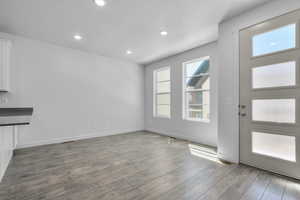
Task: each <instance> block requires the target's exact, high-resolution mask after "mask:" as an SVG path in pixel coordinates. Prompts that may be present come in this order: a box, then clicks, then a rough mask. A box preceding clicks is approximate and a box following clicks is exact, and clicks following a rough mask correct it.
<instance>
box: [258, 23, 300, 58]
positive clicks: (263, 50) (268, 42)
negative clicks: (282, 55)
mask: <svg viewBox="0 0 300 200" xmlns="http://www.w3.org/2000/svg"><path fill="white" fill-rule="evenodd" d="M295 47H296V24H290V25H287V26H283V27H280V28H278V29H275V30H272V31H269V32H266V33H262V34H258V35H255V36H254V37H253V38H252V48H253V49H252V55H253V56H261V55H265V54H269V53H275V52H278V51H283V50H287V49H292V48H295Z"/></svg>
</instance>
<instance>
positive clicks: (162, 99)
mask: <svg viewBox="0 0 300 200" xmlns="http://www.w3.org/2000/svg"><path fill="white" fill-rule="evenodd" d="M157 104H170V94H159V95H157Z"/></svg>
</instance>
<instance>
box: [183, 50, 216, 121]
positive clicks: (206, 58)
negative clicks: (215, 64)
mask: <svg viewBox="0 0 300 200" xmlns="http://www.w3.org/2000/svg"><path fill="white" fill-rule="evenodd" d="M203 60H209V62H210V61H211V57H210V56H203V57H200V58H196V59H193V60H189V61H186V62H183V63H182V118H183V120H187V121H194V122H203V123H210V120H211V119H210V116H209V119H203V118H192V117H189V116H188V111H189V110H191V109H188V102H187V100H186V99H187V95H186V94H187V93H188V92H197V91H208V92H209V97H210V96H211V85H210V86H209V89H208V90H207V89H194V90H191V89H187V87H186V78H187V77H201V76H208V77H209V78H210V80H211V67H210V66H209V71H208V73H202V74H200V75H197V76H186V65H187V64H190V63H194V62H198V61H203ZM210 63H211V62H210ZM199 105H200V104H199ZM202 105H203V104H202ZM208 106H209V111H211V100H210V98H209V103H208Z"/></svg>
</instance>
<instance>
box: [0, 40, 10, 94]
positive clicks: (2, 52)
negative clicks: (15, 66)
mask: <svg viewBox="0 0 300 200" xmlns="http://www.w3.org/2000/svg"><path fill="white" fill-rule="evenodd" d="M11 46H12V44H11V41H10V40H7V39H1V38H0V92H8V91H9V85H10V84H9V82H10V80H9V70H10V54H11Z"/></svg>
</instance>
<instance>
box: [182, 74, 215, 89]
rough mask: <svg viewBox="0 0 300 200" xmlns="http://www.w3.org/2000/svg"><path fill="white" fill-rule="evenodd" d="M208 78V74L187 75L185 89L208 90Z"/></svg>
mask: <svg viewBox="0 0 300 200" xmlns="http://www.w3.org/2000/svg"><path fill="white" fill-rule="evenodd" d="M209 84H210V78H209V76H198V77H197V76H196V77H189V78H187V79H186V89H187V90H195V89H201V90H209Z"/></svg>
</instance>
